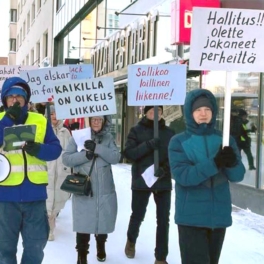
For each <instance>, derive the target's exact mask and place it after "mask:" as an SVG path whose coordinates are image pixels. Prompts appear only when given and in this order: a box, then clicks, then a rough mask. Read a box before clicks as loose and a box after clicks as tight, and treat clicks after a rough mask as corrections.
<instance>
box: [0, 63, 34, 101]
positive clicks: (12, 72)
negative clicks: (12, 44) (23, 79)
mask: <svg viewBox="0 0 264 264" xmlns="http://www.w3.org/2000/svg"><path fill="white" fill-rule="evenodd" d="M37 68H38V67H37V66H28V65H0V94H1V91H2V85H3V83H4V81H5V80H6V79H8V78H10V77H14V76H19V75H20V73H21V72H22V71H29V70H33V69H37ZM0 98H1V97H0ZM0 105H2V103H1V99H0Z"/></svg>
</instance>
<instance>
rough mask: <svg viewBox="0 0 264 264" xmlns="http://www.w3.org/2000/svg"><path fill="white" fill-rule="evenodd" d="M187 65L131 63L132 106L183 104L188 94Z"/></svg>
mask: <svg viewBox="0 0 264 264" xmlns="http://www.w3.org/2000/svg"><path fill="white" fill-rule="evenodd" d="M186 69H187V68H186V65H184V64H174V65H169V64H160V65H129V66H128V88H127V90H128V96H127V98H128V102H127V104H128V105H130V106H143V105H182V104H183V103H184V100H185V95H186Z"/></svg>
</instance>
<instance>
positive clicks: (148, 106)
mask: <svg viewBox="0 0 264 264" xmlns="http://www.w3.org/2000/svg"><path fill="white" fill-rule="evenodd" d="M158 107H160V108H161V110H162V113H163V105H158ZM151 108H154V105H147V106H145V107H144V115H145V114H146V113H147V112H148V110H150V109H151Z"/></svg>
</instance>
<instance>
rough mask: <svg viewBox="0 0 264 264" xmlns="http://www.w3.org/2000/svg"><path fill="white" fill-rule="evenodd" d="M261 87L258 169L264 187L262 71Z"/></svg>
mask: <svg viewBox="0 0 264 264" xmlns="http://www.w3.org/2000/svg"><path fill="white" fill-rule="evenodd" d="M261 77H262V78H261V79H262V81H261V87H260V92H261V94H260V96H261V100H260V102H261V105H260V113H261V116H260V118H259V130H258V133H259V141H258V142H260V144H259V145H260V148H259V159H258V161H259V163H258V164H257V165H258V169H259V174H260V184H259V185H260V188H261V189H264V163H263V160H264V75H263V73H261ZM257 106H258V105H255V107H257Z"/></svg>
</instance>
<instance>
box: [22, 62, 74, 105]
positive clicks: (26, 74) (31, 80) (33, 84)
mask: <svg viewBox="0 0 264 264" xmlns="http://www.w3.org/2000/svg"><path fill="white" fill-rule="evenodd" d="M20 77H21V78H22V79H24V80H25V81H26V82H27V83H28V84H29V86H30V89H31V99H30V101H32V102H33V103H42V102H52V101H53V97H54V96H53V94H54V91H53V89H52V87H53V85H54V83H56V82H62V81H64V82H67V81H68V80H70V79H71V73H70V69H69V66H68V65H66V66H59V67H51V68H41V69H38V70H32V71H23V72H21V73H20Z"/></svg>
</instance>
